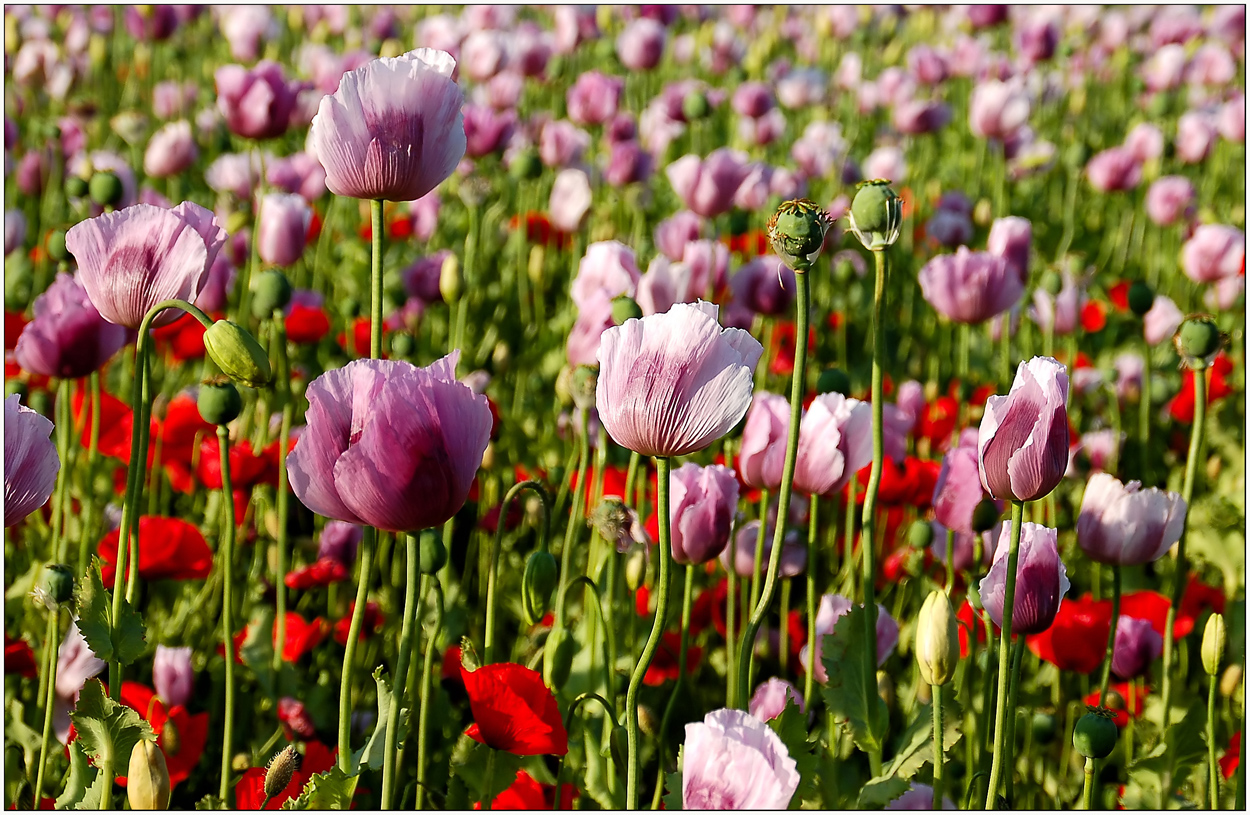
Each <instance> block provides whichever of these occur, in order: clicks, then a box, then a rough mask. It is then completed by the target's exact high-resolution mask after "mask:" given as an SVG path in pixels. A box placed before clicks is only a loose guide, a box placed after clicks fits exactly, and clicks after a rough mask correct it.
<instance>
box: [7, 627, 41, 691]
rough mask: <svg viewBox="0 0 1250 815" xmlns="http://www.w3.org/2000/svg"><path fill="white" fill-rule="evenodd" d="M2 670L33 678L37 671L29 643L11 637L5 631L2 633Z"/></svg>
mask: <svg viewBox="0 0 1250 815" xmlns="http://www.w3.org/2000/svg"><path fill="white" fill-rule="evenodd" d="M4 672H5V673H6V674H18V675H20V676H24V677H27V678H28V679H29V678H34V676H35V675H36V674H37V673H38V670H37V669H36V667H35V653H34V652H33V651H32V650H31V649H30V643H28V642H26V640H22V639H16V640H15V639H13V638H12V637H10V636H9V634H8V632H7V631H6V632H5V634H4Z"/></svg>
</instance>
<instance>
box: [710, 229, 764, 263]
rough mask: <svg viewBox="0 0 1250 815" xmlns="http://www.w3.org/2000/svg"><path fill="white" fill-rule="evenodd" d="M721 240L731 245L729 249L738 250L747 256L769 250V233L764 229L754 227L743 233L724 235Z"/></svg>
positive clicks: (751, 256)
mask: <svg viewBox="0 0 1250 815" xmlns="http://www.w3.org/2000/svg"><path fill="white" fill-rule="evenodd" d="M721 242H723V243H724V244H725V245H727V246H728V247H729V251H731V252H737V253H738V254H740V255H742V256H743V257H745V258H753V257H755V256H757V255H763V254H765V253H767V252H768V248H769V247H768V233H767V232H765V231H764V230H762V229H752V230H750V231H749V232H744V233H743V234H741V235H722V236H721Z"/></svg>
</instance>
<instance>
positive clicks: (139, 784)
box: [126, 739, 169, 809]
mask: <svg viewBox="0 0 1250 815" xmlns="http://www.w3.org/2000/svg"><path fill="white" fill-rule="evenodd" d="M126 798H127V800H129V801H130V808H131V809H168V808H169V768H168V767H167V766H165V754H164V753H162V752H161V748H160V747H157V746H156V742H155V741H148V740H147V739H143V740H141V741H140V742H139V743H138V744H136V745H135V746H134V749H133V750H131V751H130V766H129V767H127V769H126Z"/></svg>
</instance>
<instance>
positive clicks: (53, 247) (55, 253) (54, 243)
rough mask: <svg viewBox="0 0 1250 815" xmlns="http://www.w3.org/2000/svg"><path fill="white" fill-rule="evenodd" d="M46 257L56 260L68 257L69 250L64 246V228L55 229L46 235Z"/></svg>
mask: <svg viewBox="0 0 1250 815" xmlns="http://www.w3.org/2000/svg"><path fill="white" fill-rule="evenodd" d="M48 257H50V258H52V259H53V260H55V261H57V262H61V261H66V260H69V259H70V257H71V255H70V253H69V250H68V249H66V248H65V230H63V229H56V230H53V231H52V233H51V234H49V235H48Z"/></svg>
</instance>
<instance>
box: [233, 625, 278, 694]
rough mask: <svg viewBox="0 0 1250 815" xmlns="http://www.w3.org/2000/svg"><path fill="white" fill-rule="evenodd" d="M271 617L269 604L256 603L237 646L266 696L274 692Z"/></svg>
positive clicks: (240, 655) (245, 663)
mask: <svg viewBox="0 0 1250 815" xmlns="http://www.w3.org/2000/svg"><path fill="white" fill-rule="evenodd" d="M273 619H274V610H273V607H272V606H269V605H265V604H262V605H257V607H256V610H255V611H253V612H252V619H251V620H250V621H249V622H248V625H247V636H246V637H244V638H243V644H242V645H240V646H239V659H241V660H243V664H244V665H246V666H247V667H248V669H249V670H250V671H251V672H252V675H253V676H255V677H256V682H257V684H258V685H260V687H261V690H263V691H264V692H265V695H266V696H273V695H275V694H274V681H275V677H274V672H273Z"/></svg>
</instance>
